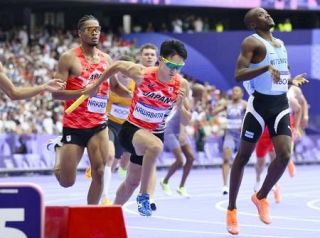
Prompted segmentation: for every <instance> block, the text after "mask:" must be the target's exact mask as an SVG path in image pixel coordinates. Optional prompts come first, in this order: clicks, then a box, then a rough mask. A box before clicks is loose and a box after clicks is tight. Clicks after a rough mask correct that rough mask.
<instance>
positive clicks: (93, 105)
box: [87, 96, 107, 114]
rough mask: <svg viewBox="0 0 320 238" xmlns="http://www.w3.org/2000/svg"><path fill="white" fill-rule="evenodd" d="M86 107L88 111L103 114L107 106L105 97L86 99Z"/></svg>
mask: <svg viewBox="0 0 320 238" xmlns="http://www.w3.org/2000/svg"><path fill="white" fill-rule="evenodd" d="M87 107H88V111H89V112H94V113H99V114H105V113H106V107H107V97H99V96H95V97H91V98H89V100H88V104H87Z"/></svg>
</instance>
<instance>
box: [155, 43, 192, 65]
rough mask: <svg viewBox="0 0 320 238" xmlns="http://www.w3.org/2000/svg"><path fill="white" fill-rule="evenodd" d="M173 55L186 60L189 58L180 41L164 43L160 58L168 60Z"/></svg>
mask: <svg viewBox="0 0 320 238" xmlns="http://www.w3.org/2000/svg"><path fill="white" fill-rule="evenodd" d="M173 55H179V56H180V57H182V58H183V59H184V60H186V59H187V57H188V53H187V50H186V47H185V46H184V44H183V43H182V42H181V41H178V40H166V41H164V42H163V43H162V44H161V47H160V56H162V57H164V58H167V57H170V56H173Z"/></svg>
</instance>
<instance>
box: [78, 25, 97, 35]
mask: <svg viewBox="0 0 320 238" xmlns="http://www.w3.org/2000/svg"><path fill="white" fill-rule="evenodd" d="M82 31H86V32H88V33H90V34H91V33H93V32H94V31H96V32H100V31H101V26H88V27H83V29H82Z"/></svg>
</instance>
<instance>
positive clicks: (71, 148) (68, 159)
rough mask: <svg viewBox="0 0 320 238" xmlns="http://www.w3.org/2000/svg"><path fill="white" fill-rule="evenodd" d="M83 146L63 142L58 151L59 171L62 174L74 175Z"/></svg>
mask: <svg viewBox="0 0 320 238" xmlns="http://www.w3.org/2000/svg"><path fill="white" fill-rule="evenodd" d="M84 149H85V148H84V147H82V146H79V145H76V144H64V145H63V146H62V147H61V148H60V151H59V156H60V171H61V173H63V174H69V175H70V174H73V175H75V173H76V171H77V166H78V164H79V162H80V160H81V158H82V156H83V153H84Z"/></svg>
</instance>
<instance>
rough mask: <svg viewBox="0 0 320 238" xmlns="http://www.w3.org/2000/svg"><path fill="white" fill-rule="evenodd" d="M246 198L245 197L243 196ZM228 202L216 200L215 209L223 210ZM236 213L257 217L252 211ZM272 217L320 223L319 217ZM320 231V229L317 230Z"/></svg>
mask: <svg viewBox="0 0 320 238" xmlns="http://www.w3.org/2000/svg"><path fill="white" fill-rule="evenodd" d="M243 199H244V198H242V199H238V201H239V200H243ZM245 199H247V198H245ZM227 203H228V201H227V200H224V201H220V202H217V203H216V206H215V207H216V209H217V210H220V211H223V212H225V211H226V210H227V209H226V207H227V206H226V204H227ZM238 214H242V215H246V216H254V217H257V216H258V215H257V214H254V213H249V212H241V211H238ZM271 217H272V218H273V219H281V220H289V221H303V222H314V223H320V219H311V218H295V217H285V216H271ZM292 229H295V228H292ZM319 231H320V230H319Z"/></svg>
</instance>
